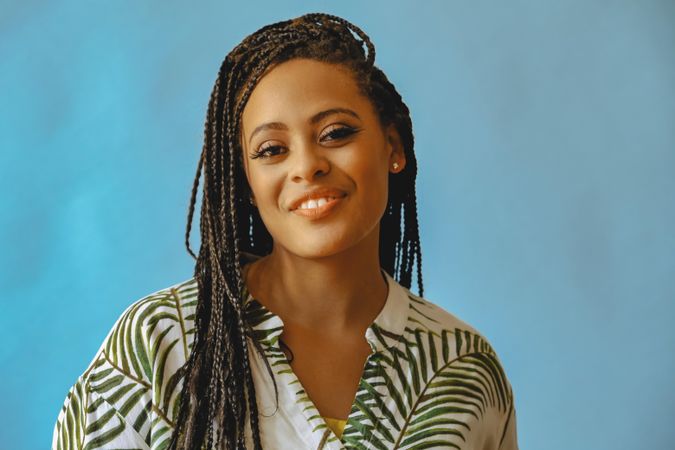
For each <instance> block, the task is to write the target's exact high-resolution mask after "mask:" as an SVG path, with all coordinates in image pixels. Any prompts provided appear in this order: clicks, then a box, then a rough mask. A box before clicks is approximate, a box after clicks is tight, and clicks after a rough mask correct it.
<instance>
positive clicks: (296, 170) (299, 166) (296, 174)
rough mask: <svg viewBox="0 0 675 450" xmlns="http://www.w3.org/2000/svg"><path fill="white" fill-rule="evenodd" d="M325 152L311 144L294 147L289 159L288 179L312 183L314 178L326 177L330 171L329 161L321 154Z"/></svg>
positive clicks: (323, 149)
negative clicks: (291, 156)
mask: <svg viewBox="0 0 675 450" xmlns="http://www.w3.org/2000/svg"><path fill="white" fill-rule="evenodd" d="M325 151H327V149H325V148H321V147H320V146H319V145H317V144H313V143H311V142H308V143H301V144H299V145H296V147H295V152H292V153H295V154H294V155H293V156H294V157H293V158H291V161H290V162H291V169H290V178H291V180H293V181H295V182H301V181H303V180H305V181H313V180H314V179H315V177H321V176H324V175H326V174H327V173H328V172H329V171H330V161H329V160H328V158H326V155H324V154H323V152H325Z"/></svg>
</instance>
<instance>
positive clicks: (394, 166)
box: [391, 162, 398, 172]
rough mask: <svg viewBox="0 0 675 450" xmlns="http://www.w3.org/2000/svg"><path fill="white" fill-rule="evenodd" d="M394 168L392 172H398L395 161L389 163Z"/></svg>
mask: <svg viewBox="0 0 675 450" xmlns="http://www.w3.org/2000/svg"><path fill="white" fill-rule="evenodd" d="M391 166H392V167H393V168H394V172H398V163H397V162H395V163H393V164H392V165H391Z"/></svg>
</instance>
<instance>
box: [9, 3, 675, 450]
mask: <svg viewBox="0 0 675 450" xmlns="http://www.w3.org/2000/svg"><path fill="white" fill-rule="evenodd" d="M282 3H283V5H282ZM0 5H1V10H2V13H0V67H1V70H0V89H1V92H2V100H1V101H0V103H1V106H0V149H1V159H0V195H1V196H2V198H1V199H0V200H1V202H0V230H1V233H0V245H2V256H0V258H1V259H0V283H1V285H0V289H1V291H0V292H2V294H1V296H2V297H1V298H2V314H0V333H2V334H1V335H0V338H1V340H2V344H1V345H0V369H1V371H2V382H1V383H0V399H2V408H1V410H0V423H2V426H0V446H1V447H2V448H7V449H10V448H11V449H38V448H47V447H48V446H49V444H50V443H51V435H52V429H53V426H54V422H55V420H56V417H57V415H58V412H59V410H60V408H61V405H62V404H63V400H64V399H65V396H66V394H67V392H68V389H69V388H70V386H71V385H72V384H73V383H74V382H75V379H76V378H77V376H78V375H80V374H81V373H82V372H83V370H84V369H85V368H86V366H87V365H88V363H89V362H90V360H91V359H92V357H93V356H94V353H95V352H96V350H97V349H98V347H99V345H100V344H101V342H102V340H103V338H104V337H105V335H106V334H107V332H108V331H109V329H110V327H111V326H112V324H113V323H114V321H115V320H116V319H117V317H119V315H120V314H121V312H122V311H123V310H124V309H125V308H126V307H127V306H128V305H129V304H130V303H131V302H133V301H135V300H137V299H139V298H140V297H142V296H144V295H146V294H149V293H151V292H154V291H155V290H158V289H161V288H164V287H167V286H169V285H171V284H174V283H177V282H179V281H183V280H185V279H187V278H189V277H191V276H192V268H193V260H192V258H191V257H190V256H189V255H188V254H187V252H186V250H185V248H184V245H183V241H184V230H185V221H186V217H187V206H188V199H189V193H190V189H191V186H192V181H193V178H194V173H195V169H196V164H197V160H198V157H199V153H200V150H201V139H202V129H203V123H204V116H205V112H206V105H207V102H208V98H209V94H210V91H211V88H212V86H213V82H214V80H215V76H216V72H217V70H218V67H219V65H220V63H221V61H222V59H223V58H224V56H225V55H226V54H227V53H228V52H229V51H230V49H231V48H232V47H233V46H234V45H236V44H237V43H238V42H239V41H240V40H241V39H242V38H243V37H245V36H246V35H247V34H249V33H251V32H253V31H255V30H256V29H258V28H259V27H261V26H263V25H265V24H267V23H271V22H275V21H278V20H283V19H287V18H291V17H295V16H297V15H300V14H303V13H306V12H315V11H325V12H330V13H335V14H338V15H341V16H343V17H345V18H347V19H348V20H351V21H353V22H354V23H356V24H357V25H358V26H360V27H361V28H363V29H364V30H365V31H366V33H368V34H369V35H370V37H371V38H372V39H373V41H374V43H375V46H376V49H377V57H376V63H377V64H378V65H379V66H380V67H381V68H383V70H384V71H385V73H387V74H388V75H389V77H390V79H391V80H392V81H393V82H394V84H395V85H396V86H397V87H398V89H399V90H400V92H401V94H402V95H403V98H404V100H405V101H406V102H407V103H408V105H409V106H410V109H411V111H412V119H413V124H414V131H415V136H416V151H417V155H418V160H419V167H420V168H419V171H420V174H419V177H418V196H419V217H420V221H421V229H422V247H423V262H424V266H423V268H424V270H423V273H424V280H425V288H426V290H425V297H427V298H428V299H430V300H432V301H434V302H436V303H438V304H440V305H441V306H443V307H444V308H445V309H447V310H449V311H451V312H452V313H454V314H456V315H457V316H459V317H460V318H462V319H464V320H465V321H467V322H469V323H470V324H472V325H473V326H475V327H476V328H478V329H479V330H480V331H482V332H483V334H485V335H486V336H487V337H488V339H489V340H490V341H491V342H492V344H493V346H494V347H495V349H496V350H497V352H498V354H499V356H500V358H501V360H502V362H503V364H504V367H505V368H506V371H507V374H508V375H509V377H510V380H511V382H512V384H513V388H514V392H515V394H516V408H517V414H518V430H519V441H520V446H521V448H522V449H635V448H674V446H675V431H674V428H673V426H672V421H673V417H675V391H674V389H673V380H674V376H673V371H674V370H675V355H674V353H675V352H674V349H675V345H674V344H675V331H674V327H673V323H672V322H673V318H674V317H675V311H674V310H675V306H674V300H675V295H674V294H675V281H674V280H675V237H674V234H673V230H675V202H674V197H673V196H674V194H675V177H674V176H673V175H674V172H675V58H673V55H674V54H675V52H674V49H675V26H674V25H675V2H672V1H649V0H643V1H639V2H638V1H588V0H586V1H565V2H558V1H534V0H533V1H517V0H516V1H513V0H512V1H510V2H501V1H492V2H485V1H472V2H465V1H424V2H413V1H406V2H403V1H398V2H392V1H391V0H389V1H386V2H385V1H368V2H357V1H342V2H325V1H324V2H319V1H317V2H300V1H294V2H272V1H269V2H260V1H258V2H250V3H248V4H247V5H245V6H244V5H242V4H240V3H234V2H225V1H218V2H216V1H210V2H207V1H201V2H191V3H189V4H188V2H176V1H163V2H160V1H146V2H142V1H122V0H119V1H115V2H103V1H86V2H84V1H83V2H72V1H60V2H46V1H45V2H38V1H22V2H19V1H15V2H12V3H7V2H6V1H2V2H0ZM197 224H198V221H197V220H195V226H197ZM192 242H193V248H198V233H197V234H195V233H194V232H193V240H192ZM413 291H415V289H413Z"/></svg>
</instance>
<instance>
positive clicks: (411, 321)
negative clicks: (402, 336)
mask: <svg viewBox="0 0 675 450" xmlns="http://www.w3.org/2000/svg"><path fill="white" fill-rule="evenodd" d="M404 289H405V288H404ZM405 290H406V294H407V296H408V300H409V303H408V306H409V310H410V311H409V315H408V326H407V331H408V332H425V333H428V334H431V335H433V336H437V337H438V338H439V339H441V341H442V343H444V344H445V345H446V346H447V347H448V349H447V355H446V357H447V358H452V357H454V358H458V357H461V356H463V355H466V354H470V353H487V354H491V355H495V351H494V349H493V347H492V345H491V344H490V342H489V340H488V339H487V338H486V337H485V335H484V334H483V333H481V332H480V331H478V330H477V329H476V328H475V327H473V326H472V325H470V324H469V323H467V322H466V321H464V320H462V319H460V318H459V317H457V316H456V315H455V314H453V313H451V312H449V311H448V310H446V309H444V308H442V307H441V306H440V305H438V304H437V303H435V302H433V301H431V300H429V299H426V298H424V297H420V296H418V295H415V294H413V293H412V292H410V291H409V290H407V289H405Z"/></svg>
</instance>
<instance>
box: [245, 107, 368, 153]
mask: <svg viewBox="0 0 675 450" xmlns="http://www.w3.org/2000/svg"><path fill="white" fill-rule="evenodd" d="M339 113H345V114H349V115H350V116H352V117H356V118H357V119H361V118H360V117H359V115H358V114H356V113H355V112H354V111H352V110H351V109H348V108H330V109H326V110H325V111H321V112H318V113H316V114H314V115H313V116H312V117H311V118H310V119H309V123H311V124H312V125H315V124H316V123H318V122H320V121H321V120H322V119H324V118H326V117H328V116H330V115H332V114H339ZM264 130H288V127H287V126H286V124H284V123H282V122H268V123H263V124H262V125H258V126H257V127H255V130H253V133H251V137H250V138H249V139H248V144H249V145H251V141H252V140H253V136H255V135H256V134H258V133H260V132H261V131H264Z"/></svg>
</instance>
